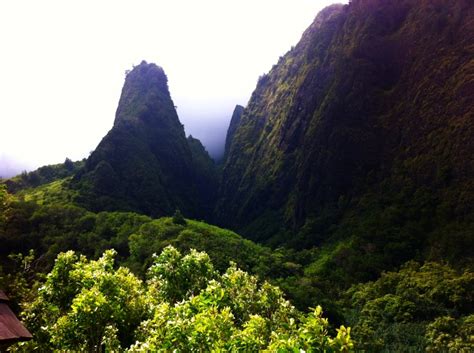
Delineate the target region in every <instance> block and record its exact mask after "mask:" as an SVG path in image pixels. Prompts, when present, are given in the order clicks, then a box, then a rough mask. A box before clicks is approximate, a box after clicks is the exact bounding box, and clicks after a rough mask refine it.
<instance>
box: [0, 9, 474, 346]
mask: <svg viewBox="0 0 474 353" xmlns="http://www.w3.org/2000/svg"><path fill="white" fill-rule="evenodd" d="M473 4H474V3H472V2H468V1H464V0H462V1H461V0H459V1H458V0H449V1H421V0H420V1H418V0H400V1H382V0H354V1H352V2H351V3H350V5H348V6H342V5H334V6H331V7H329V8H327V9H325V10H324V11H322V12H321V13H320V14H319V15H318V17H317V18H316V20H315V21H314V23H313V24H312V25H311V26H310V28H308V30H307V31H306V32H305V34H304V35H303V37H302V40H301V41H300V43H298V45H297V46H295V47H294V48H292V49H291V50H290V51H289V52H288V53H287V54H286V55H285V56H284V57H282V58H280V60H279V62H278V64H276V65H275V66H274V67H273V68H272V70H271V71H270V72H269V73H268V74H266V75H264V76H262V77H261V78H260V79H259V82H258V85H257V88H256V90H255V91H254V93H253V95H252V97H251V99H250V102H249V104H248V106H247V107H246V108H245V109H243V108H242V107H237V108H236V111H235V114H234V116H233V118H232V123H231V127H230V128H229V134H228V141H227V144H226V153H225V157H224V158H225V160H224V165H223V166H222V173H221V174H222V175H219V173H220V171H219V172H218V171H217V170H216V166H215V164H214V162H213V161H212V160H211V159H210V157H209V155H208V154H207V152H206V150H205V149H204V147H203V146H202V144H201V143H200V142H199V140H197V139H194V138H193V137H191V136H190V137H189V138H187V139H186V137H185V135H184V129H183V126H182V125H181V123H180V122H179V119H178V117H177V114H176V111H175V108H174V105H173V102H172V100H171V97H170V94H169V92H168V86H167V78H166V75H165V74H164V72H163V70H162V69H161V68H160V67H158V66H156V65H154V64H147V63H146V62H142V63H141V64H140V65H139V66H137V67H135V68H134V69H133V70H132V71H130V72H129V73H128V74H127V78H126V82H125V86H124V88H123V91H122V96H121V100H120V104H119V108H118V110H117V116H116V121H115V124H114V127H113V129H112V130H111V131H110V132H109V134H107V136H105V137H104V139H103V140H102V142H101V143H100V144H99V146H98V148H97V149H96V150H95V151H94V152H93V153H92V154H91V156H90V157H89V158H88V159H87V161H85V163H83V162H78V163H72V162H71V161H69V160H66V162H65V163H64V164H60V165H56V166H47V167H43V168H40V169H38V170H37V171H35V172H32V173H28V174H26V173H24V174H22V175H21V176H18V177H15V178H12V179H9V180H6V181H3V182H2V183H0V243H1V244H2V246H1V247H0V266H1V267H0V287H2V288H4V289H5V290H6V291H7V292H8V294H9V295H10V297H11V298H12V300H13V307H14V310H16V311H17V312H18V313H19V314H20V313H21V316H22V318H23V319H24V321H25V323H26V324H27V326H28V327H29V328H30V329H31V330H32V331H33V334H34V336H35V339H34V340H33V341H32V342H29V343H24V344H22V345H17V346H15V347H13V348H12V349H13V350H17V351H32V350H37V351H44V352H49V351H71V350H77V351H91V352H94V351H104V350H105V351H110V352H112V351H126V350H128V351H131V352H146V351H170V350H173V349H176V350H178V351H215V352H217V351H242V352H247V351H277V352H287V351H293V352H301V351H307V352H332V351H351V350H353V349H357V350H361V351H365V352H399V351H400V352H422V351H428V352H453V353H454V352H459V353H461V352H462V353H464V352H471V351H473V350H474V342H473V337H474V332H473V325H474V297H473V293H474V274H473V270H474V256H473V251H472V249H474V236H473V235H474V208H473V205H474V183H473V182H472V180H473V172H472V171H473V170H474V164H473V159H472V158H471V156H472V154H473V153H474V145H473V142H472V141H473V139H472V136H473V128H474V124H472V119H471V117H472V108H473V107H474V96H473V95H472V89H471V88H472V77H474V76H473V74H474V71H473V69H474V65H472V57H474V52H473V48H474V45H473V43H472V40H473V38H474V32H473V28H474V27H472V26H471V24H472V23H474V17H473V16H474V11H473V8H474V5H473ZM420 38H423V40H422V41H420ZM441 83H442V84H441ZM219 178H220V181H219ZM7 189H8V190H7ZM8 191H10V193H9V192H8ZM137 212H138V213H137ZM158 217H160V218H158ZM189 218H198V219H204V220H205V221H207V222H211V223H216V224H219V225H224V226H229V227H231V228H232V229H237V230H239V232H242V234H244V235H245V236H246V238H243V237H241V236H240V235H238V234H237V233H235V232H233V231H231V230H227V229H223V228H220V227H216V226H212V225H210V224H209V223H206V222H204V221H197V220H192V219H189ZM249 239H250V240H249ZM254 241H258V242H259V243H258V244H257V243H255V242H254ZM191 249H193V250H191ZM156 254H159V255H158V256H157V255H156ZM321 307H322V308H324V312H325V315H326V316H327V318H328V319H326V318H324V317H323V316H322V309H321ZM341 325H345V326H347V327H352V332H351V331H350V329H346V328H344V327H341ZM337 327H339V328H337ZM351 335H352V337H351Z"/></svg>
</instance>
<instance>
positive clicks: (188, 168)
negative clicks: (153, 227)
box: [72, 61, 212, 217]
mask: <svg viewBox="0 0 474 353" xmlns="http://www.w3.org/2000/svg"><path fill="white" fill-rule="evenodd" d="M192 141H193V143H194V140H192ZM193 150H194V149H193ZM200 153H203V152H202V151H199V152H196V153H193V151H192V150H191V148H190V145H189V143H188V140H187V139H186V136H185V133H184V128H183V125H182V124H181V123H180V121H179V118H178V115H177V113H176V109H175V106H174V104H173V101H172V99H171V97H170V93H169V90H168V84H167V77H166V75H165V73H164V71H163V69H162V68H160V67H158V66H157V65H155V64H148V63H146V62H145V61H143V62H142V63H141V64H140V65H138V66H136V67H134V68H133V70H131V71H130V72H129V73H128V74H127V77H126V79H125V84H124V87H123V90H122V95H121V97H120V101H119V105H118V108H117V113H116V118H115V122H114V126H113V128H112V129H111V130H110V131H109V133H108V134H107V135H106V136H105V137H104V138H103V139H102V141H101V142H100V143H99V145H98V146H97V148H96V149H95V151H94V152H92V154H91V155H90V157H89V158H88V159H87V161H86V164H85V167H84V168H83V169H82V170H81V171H80V172H79V173H78V174H76V176H75V178H74V180H73V183H72V185H73V187H74V188H76V189H78V190H80V195H79V197H78V198H77V201H78V202H79V203H80V204H82V205H84V206H86V207H87V208H88V209H91V210H95V211H98V210H128V211H130V210H132V211H138V212H141V213H144V214H147V215H152V216H161V215H169V214H172V213H173V212H174V210H175V209H180V210H181V211H182V212H183V213H184V214H185V215H186V216H188V217H204V216H205V214H204V213H205V211H204V210H205V209H209V208H210V206H209V205H207V204H206V202H208V201H207V199H206V200H205V201H204V204H203V203H202V202H201V200H200V199H199V195H202V194H203V192H202V191H200V190H199V186H198V184H200V185H201V184H202V181H200V178H201V177H200V176H199V175H200V174H202V173H200V171H199V170H197V166H199V165H200V164H199V162H197V163H196V162H195V159H196V158H201V156H198V155H199V154H200ZM206 156H207V154H206ZM206 156H204V157H202V158H204V159H205V158H209V157H208V156H207V157H206ZM204 164H205V163H204ZM206 168H207V166H206ZM210 185H212V184H210ZM210 185H207V186H206V187H209V186H210Z"/></svg>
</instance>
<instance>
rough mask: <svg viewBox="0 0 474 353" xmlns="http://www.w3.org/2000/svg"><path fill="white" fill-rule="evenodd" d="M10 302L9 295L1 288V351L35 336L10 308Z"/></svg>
mask: <svg viewBox="0 0 474 353" xmlns="http://www.w3.org/2000/svg"><path fill="white" fill-rule="evenodd" d="M8 302H9V299H8V297H7V296H6V295H5V293H4V292H3V291H1V290H0V351H2V350H3V349H4V348H6V347H7V346H9V345H12V344H14V343H17V342H20V341H27V340H30V339H32V338H33V337H32V336H31V333H30V332H29V331H28V330H27V329H26V328H25V326H23V324H22V323H21V322H20V320H18V318H17V317H16V315H15V314H14V313H13V311H12V310H11V309H10V307H9V306H8Z"/></svg>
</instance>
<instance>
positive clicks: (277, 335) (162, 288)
mask: <svg viewBox="0 0 474 353" xmlns="http://www.w3.org/2000/svg"><path fill="white" fill-rule="evenodd" d="M115 255H116V253H115V251H113V250H108V251H106V252H105V253H104V254H103V256H102V257H101V258H100V259H99V260H96V261H89V260H87V259H86V258H85V257H84V256H79V255H77V254H75V253H74V252H73V251H69V252H67V253H61V254H59V256H58V257H57V259H56V262H55V265H54V267H53V269H52V271H51V272H50V273H49V274H48V275H47V277H46V281H45V283H44V285H43V286H42V287H41V288H40V289H39V291H38V295H37V297H36V299H35V300H34V301H33V302H32V303H29V304H26V308H25V311H24V313H23V317H24V320H25V322H26V324H27V326H28V328H29V329H30V330H31V331H32V332H33V335H34V337H35V339H34V340H33V341H32V342H26V343H20V344H18V345H17V346H15V347H13V348H12V349H13V351H32V350H36V351H70V350H75V351H88V352H99V351H103V350H104V349H105V351H108V352H116V351H126V350H128V351H130V352H149V351H169V350H170V349H177V350H178V351H222V350H224V351H245V352H247V351H258V350H263V351H265V350H267V351H278V350H280V351H289V350H291V351H294V350H295V351H299V350H300V349H302V350H304V351H307V352H350V351H352V350H353V343H352V341H351V337H350V329H349V328H345V327H343V326H341V328H340V329H338V330H337V335H336V336H335V337H331V336H330V335H329V334H328V331H327V328H328V321H327V319H325V318H323V316H322V310H321V307H317V308H316V309H314V310H313V311H312V312H310V313H309V314H307V315H303V314H302V313H300V312H299V311H298V310H296V309H295V308H294V307H293V306H292V305H291V304H290V303H289V302H288V301H287V300H285V299H284V297H283V294H282V292H281V291H280V289H278V287H275V286H272V285H270V284H269V283H267V282H264V283H260V282H259V281H258V279H257V277H255V276H252V275H249V274H248V273H246V272H244V271H242V270H240V269H238V268H237V267H236V266H235V265H234V264H231V266H230V267H229V268H228V269H227V271H225V272H224V273H223V274H219V273H218V271H216V270H215V269H214V266H213V265H212V262H211V260H210V258H209V256H208V255H207V254H206V253H204V252H197V251H195V250H191V252H190V253H189V254H187V255H185V256H183V255H182V254H181V253H180V252H179V251H178V250H176V249H175V248H173V247H171V246H169V247H167V248H165V249H164V250H163V251H162V253H161V254H160V255H159V256H155V259H154V262H153V265H152V266H151V267H150V268H149V270H148V273H147V275H148V279H147V281H146V282H142V281H141V280H139V279H138V278H136V277H135V275H133V274H132V273H131V272H130V271H129V270H128V269H126V268H124V267H119V268H117V269H116V268H115V267H114V257H115ZM127 347H128V349H127Z"/></svg>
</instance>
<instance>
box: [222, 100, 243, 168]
mask: <svg viewBox="0 0 474 353" xmlns="http://www.w3.org/2000/svg"><path fill="white" fill-rule="evenodd" d="M243 112H244V107H242V106H241V105H236V106H235V108H234V112H233V113H232V117H231V119H230V123H229V128H228V129H227V135H226V137H225V149H224V158H223V161H224V163H225V161H226V159H227V156H228V155H229V150H230V146H231V144H232V141H233V139H234V135H235V131H236V130H237V127H238V126H239V124H240V119H241V118H242V113H243Z"/></svg>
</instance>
